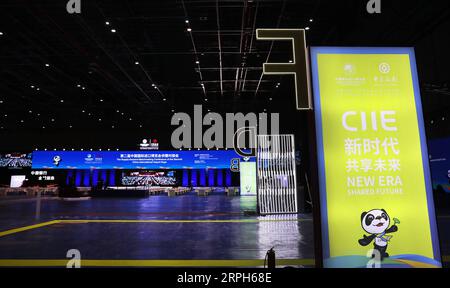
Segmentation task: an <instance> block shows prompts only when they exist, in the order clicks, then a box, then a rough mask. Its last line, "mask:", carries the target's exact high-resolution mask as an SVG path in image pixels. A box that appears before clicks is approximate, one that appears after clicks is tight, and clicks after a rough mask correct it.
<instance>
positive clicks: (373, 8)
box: [366, 0, 381, 14]
mask: <svg viewBox="0 0 450 288" xmlns="http://www.w3.org/2000/svg"><path fill="white" fill-rule="evenodd" d="M366 8H367V12H368V13H369V14H380V13H381V0H370V1H369V2H367V6H366Z"/></svg>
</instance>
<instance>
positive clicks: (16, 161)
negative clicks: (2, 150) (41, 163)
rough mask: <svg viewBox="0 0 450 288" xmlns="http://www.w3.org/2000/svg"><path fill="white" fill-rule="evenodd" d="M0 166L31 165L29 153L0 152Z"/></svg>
mask: <svg viewBox="0 0 450 288" xmlns="http://www.w3.org/2000/svg"><path fill="white" fill-rule="evenodd" d="M0 167H1V168H24V167H31V154H25V153H9V154H0Z"/></svg>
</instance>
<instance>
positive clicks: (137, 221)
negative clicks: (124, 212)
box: [0, 219, 311, 237]
mask: <svg viewBox="0 0 450 288" xmlns="http://www.w3.org/2000/svg"><path fill="white" fill-rule="evenodd" d="M310 220H311V219H266V220H264V219H262V220H258V219H235V220H115V219H103V220H95V219H94V220H92V219H86V220H52V221H47V222H43V223H39V224H35V225H30V226H25V227H20V228H14V229H10V230H6V231H2V232H0V237H3V236H7V235H11V234H15V233H19V232H23V231H28V230H32V229H36V228H40V227H44V226H49V225H53V224H88V223H264V222H302V221H310Z"/></svg>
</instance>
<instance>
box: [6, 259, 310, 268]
mask: <svg viewBox="0 0 450 288" xmlns="http://www.w3.org/2000/svg"><path fill="white" fill-rule="evenodd" d="M69 260H70V259H0V267H66V265H67V262H68V261H69ZM80 261H81V267H263V266H264V259H250V260H120V259H118V260H91V259H85V260H83V259H81V260H80ZM276 265H277V266H314V265H315V262H314V259H278V260H276Z"/></svg>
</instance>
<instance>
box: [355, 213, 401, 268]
mask: <svg viewBox="0 0 450 288" xmlns="http://www.w3.org/2000/svg"><path fill="white" fill-rule="evenodd" d="M396 224H400V221H398V219H395V218H394V225H393V226H391V227H389V225H390V217H389V215H388V214H387V212H386V211H385V210H384V209H381V210H378V209H375V210H371V211H369V212H364V213H362V215H361V226H362V228H363V229H364V231H366V232H367V233H369V234H370V236H366V235H363V238H362V239H360V240H359V241H358V242H359V244H360V245H361V246H367V245H369V244H370V243H371V242H372V241H374V240H375V242H374V249H375V250H377V251H378V252H380V261H383V259H384V258H387V257H389V254H388V253H387V252H386V250H387V247H388V242H389V241H390V240H391V238H392V236H388V235H386V234H390V233H394V232H397V231H398V227H397V226H396ZM374 257H375V255H372V258H374Z"/></svg>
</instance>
